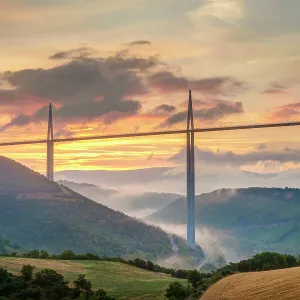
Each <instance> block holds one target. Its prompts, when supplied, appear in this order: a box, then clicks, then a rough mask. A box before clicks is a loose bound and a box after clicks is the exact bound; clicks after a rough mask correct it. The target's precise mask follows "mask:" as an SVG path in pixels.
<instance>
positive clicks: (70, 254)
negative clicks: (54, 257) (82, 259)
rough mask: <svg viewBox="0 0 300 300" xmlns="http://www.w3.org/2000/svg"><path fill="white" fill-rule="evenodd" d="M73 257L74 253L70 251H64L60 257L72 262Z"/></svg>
mask: <svg viewBox="0 0 300 300" xmlns="http://www.w3.org/2000/svg"><path fill="white" fill-rule="evenodd" d="M75 257H76V255H75V253H74V252H73V251H71V250H66V251H64V252H63V253H62V254H61V255H60V258H61V259H67V260H72V259H74V258H75Z"/></svg>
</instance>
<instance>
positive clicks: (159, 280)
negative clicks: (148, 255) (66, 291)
mask: <svg viewBox="0 0 300 300" xmlns="http://www.w3.org/2000/svg"><path fill="white" fill-rule="evenodd" d="M27 264H31V265H33V266H36V270H40V269H44V268H51V269H54V270H56V271H57V272H59V273H61V274H63V275H64V276H65V278H66V279H67V280H69V281H72V280H74V279H75V278H76V276H77V275H78V274H86V277H87V279H88V280H90V281H91V282H92V284H93V288H95V289H98V288H103V289H104V290H106V291H107V292H108V293H109V294H110V295H111V296H114V297H115V298H117V299H139V300H148V299H149V300H150V299H164V296H163V295H164V290H165V288H166V287H167V286H168V285H169V283H170V282H172V281H180V279H177V278H172V277H171V276H168V275H166V274H161V273H154V272H149V271H146V270H142V269H139V268H136V267H133V266H129V265H126V264H121V263H115V262H106V261H58V260H41V259H28V258H6V257H1V258H0V268H4V269H7V270H9V271H10V272H12V273H18V272H19V271H20V270H21V268H22V266H23V265H27ZM181 282H185V281H184V280H181Z"/></svg>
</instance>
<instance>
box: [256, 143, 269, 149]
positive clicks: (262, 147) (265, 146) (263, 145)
mask: <svg viewBox="0 0 300 300" xmlns="http://www.w3.org/2000/svg"><path fill="white" fill-rule="evenodd" d="M267 147H268V144H266V143H261V144H259V145H258V146H257V150H265V149H267Z"/></svg>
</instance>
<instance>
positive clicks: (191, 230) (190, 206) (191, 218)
mask: <svg viewBox="0 0 300 300" xmlns="http://www.w3.org/2000/svg"><path fill="white" fill-rule="evenodd" d="M189 130H194V115H193V100H192V91H191V90H190V91H189V103H188V116H187V145H186V150H187V151H186V158H187V164H186V165H187V211H188V221H187V243H188V246H189V247H190V248H194V247H195V244H196V242H195V133H194V132H193V131H192V132H190V131H189Z"/></svg>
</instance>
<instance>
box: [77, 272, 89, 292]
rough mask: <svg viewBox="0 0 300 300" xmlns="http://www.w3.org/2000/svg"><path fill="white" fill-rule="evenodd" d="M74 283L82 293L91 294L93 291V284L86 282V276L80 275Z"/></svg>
mask: <svg viewBox="0 0 300 300" xmlns="http://www.w3.org/2000/svg"><path fill="white" fill-rule="evenodd" d="M73 283H74V286H75V287H76V288H78V289H79V290H80V291H82V292H85V293H91V291H92V283H91V282H90V281H88V280H86V279H85V275H83V274H79V275H78V277H77V279H76V280H75V281H74V282H73Z"/></svg>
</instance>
